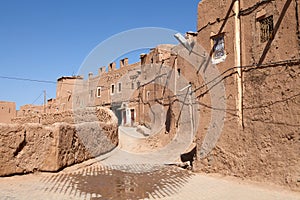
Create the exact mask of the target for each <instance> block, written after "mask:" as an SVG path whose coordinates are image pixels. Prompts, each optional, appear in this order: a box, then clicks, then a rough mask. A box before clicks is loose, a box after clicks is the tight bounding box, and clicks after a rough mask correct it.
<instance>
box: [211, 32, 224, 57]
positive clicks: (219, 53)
mask: <svg viewBox="0 0 300 200" xmlns="http://www.w3.org/2000/svg"><path fill="white" fill-rule="evenodd" d="M212 40H213V59H215V60H218V59H222V58H224V57H225V41H224V34H220V35H217V36H214V37H213V38H212Z"/></svg>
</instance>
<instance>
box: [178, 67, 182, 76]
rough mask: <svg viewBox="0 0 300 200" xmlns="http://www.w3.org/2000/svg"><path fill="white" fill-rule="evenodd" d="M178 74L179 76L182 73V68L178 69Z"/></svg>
mask: <svg viewBox="0 0 300 200" xmlns="http://www.w3.org/2000/svg"><path fill="white" fill-rule="evenodd" d="M177 74H178V76H180V75H181V69H180V68H178V69H177Z"/></svg>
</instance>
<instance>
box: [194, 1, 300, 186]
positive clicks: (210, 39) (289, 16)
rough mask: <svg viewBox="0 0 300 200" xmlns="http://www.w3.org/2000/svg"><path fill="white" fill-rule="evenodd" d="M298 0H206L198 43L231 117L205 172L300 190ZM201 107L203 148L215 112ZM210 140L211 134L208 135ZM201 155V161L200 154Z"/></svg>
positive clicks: (200, 12)
mask: <svg viewBox="0 0 300 200" xmlns="http://www.w3.org/2000/svg"><path fill="white" fill-rule="evenodd" d="M299 8H300V7H299V1H298V0H262V1H258V0H240V1H238V0H233V1H231V0H203V1H201V2H200V3H199V7H198V36H197V42H198V43H199V44H200V45H201V46H202V47H204V49H205V50H206V51H207V52H208V53H209V55H210V57H211V60H212V63H214V64H215V65H216V67H217V68H218V69H219V71H220V74H222V76H221V77H222V81H223V83H224V85H225V90H226V93H225V99H226V109H225V110H224V112H226V117H225V119H224V127H223V129H222V132H221V135H220V138H219V139H218V142H217V144H216V147H215V148H214V150H213V151H212V152H211V153H209V154H208V155H207V156H205V157H204V158H198V160H199V163H201V164H200V166H199V169H201V170H202V171H206V172H218V173H223V174H230V175H234V176H238V177H243V178H249V179H252V180H258V181H270V182H273V183H278V184H281V185H287V186H289V187H291V188H294V189H295V188H299V166H300V165H299V163H300V158H299V156H298V155H299V152H300V151H299V150H300V129H299V128H300V117H299V115H300V94H299V91H300V66H299V64H300V51H299V50H300V37H299V36H300V35H299V33H300V32H299V31H300V29H299ZM199 101H200V102H202V103H204V104H208V106H202V107H201V109H200V112H201V114H202V119H203V120H202V121H201V122H200V126H199V127H200V129H199V130H198V137H197V144H198V148H199V149H198V150H199V151H201V146H202V144H203V140H204V138H205V134H206V133H205V130H206V129H207V128H208V123H202V122H203V121H204V122H205V121H206V120H205V119H208V118H210V113H211V111H212V110H213V109H217V108H211V107H210V106H209V105H211V104H210V102H209V101H207V100H205V97H203V98H202V99H199ZM207 134H209V133H207ZM199 157H201V156H199Z"/></svg>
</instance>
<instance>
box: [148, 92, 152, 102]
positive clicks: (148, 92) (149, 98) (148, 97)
mask: <svg viewBox="0 0 300 200" xmlns="http://www.w3.org/2000/svg"><path fill="white" fill-rule="evenodd" d="M150 94H151V93H150V91H147V101H149V100H150Z"/></svg>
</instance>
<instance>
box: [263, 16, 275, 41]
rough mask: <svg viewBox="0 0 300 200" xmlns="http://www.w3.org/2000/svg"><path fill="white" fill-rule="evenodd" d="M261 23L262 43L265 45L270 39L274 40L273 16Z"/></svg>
mask: <svg viewBox="0 0 300 200" xmlns="http://www.w3.org/2000/svg"><path fill="white" fill-rule="evenodd" d="M259 23H260V42H261V43H264V42H266V41H268V40H270V39H273V30H274V24H273V16H269V17H266V18H264V19H261V20H259Z"/></svg>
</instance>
